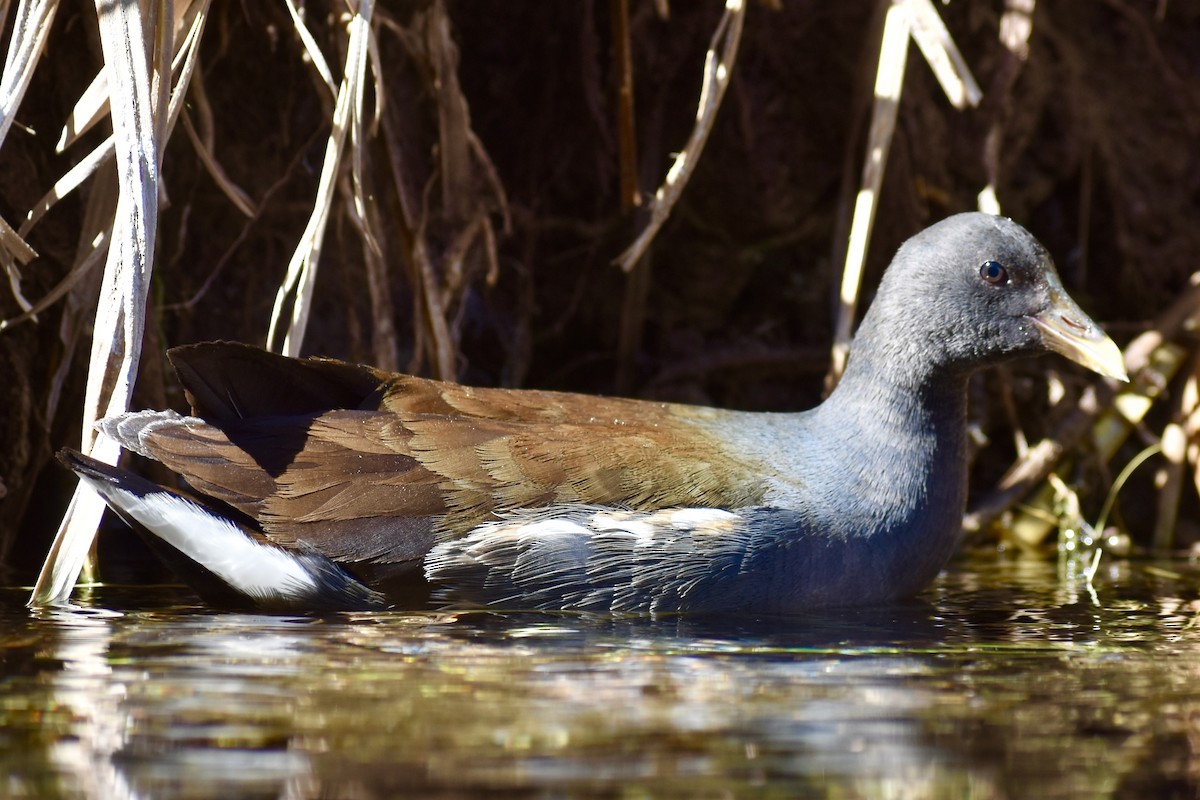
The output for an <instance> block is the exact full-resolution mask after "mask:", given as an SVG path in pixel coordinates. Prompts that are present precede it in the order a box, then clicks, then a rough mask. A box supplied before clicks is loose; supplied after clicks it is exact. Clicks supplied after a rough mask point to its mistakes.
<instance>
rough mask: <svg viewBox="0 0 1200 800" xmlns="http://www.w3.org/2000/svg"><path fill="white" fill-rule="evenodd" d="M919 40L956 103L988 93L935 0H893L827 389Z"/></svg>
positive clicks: (845, 349) (848, 324)
mask: <svg viewBox="0 0 1200 800" xmlns="http://www.w3.org/2000/svg"><path fill="white" fill-rule="evenodd" d="M910 37H911V38H912V39H913V40H914V41H916V43H917V46H918V47H919V48H920V50H921V54H922V55H923V56H924V57H925V60H926V61H927V62H928V63H929V66H930V68H931V69H932V70H933V74H934V77H936V78H937V80H938V83H939V84H940V85H941V87H942V91H943V92H945V94H946V97H947V98H948V99H949V100H950V103H951V104H952V105H953V106H954V107H955V108H957V109H960V110H961V109H964V108H966V107H967V106H975V105H978V104H979V101H980V99H982V97H983V93H982V92H981V91H980V89H979V84H978V83H977V82H976V81H975V78H974V76H973V75H972V74H971V70H970V69H969V68H968V67H967V64H966V61H965V60H964V59H963V57H962V54H961V53H960V52H959V50H958V47H957V46H956V45H955V44H954V40H953V39H951V38H950V33H949V31H947V30H946V25H945V23H943V22H942V18H941V16H940V15H939V14H938V13H937V9H936V8H935V7H934V5H933V3H932V2H931V0H893V2H892V5H891V6H890V7H889V8H888V10H887V14H886V16H885V18H884V23H883V34H882V37H881V41H880V46H879V65H878V67H877V68H876V72H875V104H874V108H873V109H872V112H871V129H870V131H869V132H868V134H867V155H866V157H865V159H864V161H863V170H862V181H861V183H860V184H859V186H860V188H859V191H858V195H857V196H856V197H855V200H854V213H853V216H852V217H851V223H850V236H849V242H848V244H847V247H846V263H845V265H844V267H843V269H842V284H841V289H840V292H839V306H838V317H837V323H836V327H835V329H834V335H833V351H832V353H831V364H830V368H829V376H828V378H827V379H826V389H827V390H831V389H832V388H833V387H834V386H835V385H836V384H837V382H838V380H840V379H841V376H842V372H843V371H844V370H845V368H846V358H847V356H848V355H849V352H850V339H851V336H852V332H853V328H854V319H855V316H856V314H857V312H858V296H859V293H860V292H861V290H862V273H863V266H864V264H865V263H866V257H867V248H868V246H869V244H870V241H871V233H872V231H873V230H874V227H875V212H876V209H877V208H878V205H879V190H880V188H881V187H882V185H883V173H884V171H885V170H886V168H887V158H888V153H889V152H890V151H891V146H892V135H893V134H894V133H895V130H896V116H897V114H898V112H899V109H900V95H901V93H902V92H903V90H904V70H905V66H906V64H907V63H908V42H909V38H910Z"/></svg>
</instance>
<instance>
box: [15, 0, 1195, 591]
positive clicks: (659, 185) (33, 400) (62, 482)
mask: <svg viewBox="0 0 1200 800" xmlns="http://www.w3.org/2000/svg"><path fill="white" fill-rule="evenodd" d="M889 8H895V9H899V11H892V13H891V14H889V13H888V10H889ZM96 9H97V10H94V9H88V8H83V7H79V6H75V5H72V6H69V7H67V6H64V7H62V8H59V7H58V3H57V2H53V1H52V0H46V1H45V2H40V1H32V2H30V1H27V0H22V1H21V2H18V3H9V2H5V0H0V18H2V19H3V20H4V21H5V23H6V24H5V28H4V33H5V40H4V44H5V46H6V47H7V48H8V52H9V57H8V60H7V62H6V66H5V69H4V73H3V76H0V253H2V257H0V267H3V269H4V270H5V273H6V276H7V282H8V286H9V291H7V292H6V293H5V294H4V296H3V299H0V317H3V318H4V319H5V322H4V323H3V328H4V329H3V331H2V332H0V373H2V374H3V376H4V378H5V380H4V381H3V382H2V383H0V403H3V408H4V414H3V415H0V478H2V479H3V482H4V483H3V490H4V491H5V492H6V495H5V497H4V498H3V499H0V564H2V565H4V566H6V567H8V568H10V570H11V571H12V572H11V574H12V576H13V577H14V578H15V579H17V580H30V579H31V577H32V574H33V572H34V571H35V570H36V568H37V566H38V565H39V564H40V563H41V561H42V558H43V557H44V556H45V554H46V550H47V548H48V547H49V546H50V542H51V538H52V535H53V531H54V526H55V525H56V524H57V523H58V520H59V519H60V518H61V516H62V512H63V509H64V508H65V507H66V505H67V501H68V499H69V497H70V490H71V485H70V481H69V480H68V479H67V476H65V475H63V474H62V473H61V472H60V471H58V470H57V469H56V468H55V467H53V466H51V465H50V461H49V460H50V456H51V454H52V453H53V451H54V450H55V449H57V447H59V446H61V445H63V444H71V443H74V444H79V438H80V437H81V436H83V437H90V436H91V425H90V421H91V420H92V419H94V418H95V417H96V416H99V415H103V414H106V413H110V412H112V411H115V410H120V409H123V408H125V407H126V406H127V405H131V404H132V405H134V406H140V405H145V406H162V405H176V406H179V405H181V404H182V398H180V397H178V396H177V395H176V391H177V390H176V389H175V388H174V384H173V382H172V380H171V379H170V377H169V376H168V375H166V374H165V370H164V362H163V358H162V352H163V350H164V349H165V347H166V346H167V345H168V344H176V343H183V342H188V341H198V340H204V339H218V338H224V339H240V340H243V341H250V342H258V343H269V344H271V345H273V346H275V347H277V348H278V349H282V350H284V351H286V352H291V353H300V352H304V353H323V354H329V355H336V356H340V357H346V358H351V359H359V360H363V361H369V362H372V363H375V364H378V365H380V366H383V367H386V368H389V369H402V370H407V371H413V372H417V373H421V374H429V375H433V376H436V377H442V378H457V379H460V380H464V381H466V382H470V383H479V384H489V385H507V386H540V387H546V388H565V389H573V390H581V391H597V392H607V393H614V392H621V393H632V394H642V395H650V396H656V397H663V398H671V399H680V400H686V401H695V402H707V403H715V404H722V405H730V406H737V407H743V408H760V409H795V408H802V407H807V406H809V405H812V404H813V403H815V402H816V401H817V400H818V399H819V396H820V392H821V387H822V381H821V376H822V375H823V374H824V373H825V372H826V370H827V367H828V364H829V361H830V358H829V355H828V354H829V352H830V350H829V348H830V345H831V344H833V343H834V342H835V341H836V342H837V343H839V344H842V343H844V340H845V336H846V334H847V333H848V332H849V330H850V329H851V322H852V320H853V318H854V315H855V312H856V308H857V307H858V306H859V305H860V302H859V299H858V294H859V291H860V287H861V290H862V291H863V292H864V293H865V295H867V296H869V294H870V290H871V287H872V286H873V285H874V282H875V280H876V279H877V277H878V273H879V271H880V269H881V268H882V267H883V265H885V264H886V262H887V260H888V259H889V258H890V255H891V253H892V252H893V251H894V249H895V247H896V246H897V245H898V244H899V242H900V241H902V240H903V238H905V237H906V236H907V235H909V234H911V233H912V232H914V231H916V230H917V229H919V228H920V227H922V226H923V225H925V224H927V223H929V222H931V221H933V220H935V219H937V218H940V217H942V216H945V215H946V214H949V213H953V212H956V211H960V210H967V209H971V208H976V207H979V206H981V205H983V206H985V207H993V206H994V205H995V204H998V207H999V209H1000V210H1002V211H1003V212H1004V213H1006V214H1008V215H1010V216H1013V217H1014V218H1016V219H1018V220H1019V221H1021V222H1022V223H1024V224H1026V225H1027V226H1028V227H1030V228H1031V229H1032V230H1033V231H1034V232H1035V233H1036V234H1038V235H1039V236H1040V237H1041V238H1042V239H1043V240H1044V241H1045V242H1046V243H1047V244H1048V245H1049V246H1050V247H1051V249H1052V251H1053V252H1054V253H1055V254H1056V256H1057V259H1058V262H1059V267H1060V270H1061V271H1062V273H1063V276H1064V279H1065V281H1066V283H1067V284H1068V286H1069V287H1070V288H1071V290H1072V293H1073V294H1074V295H1075V296H1076V297H1080V298H1082V300H1083V303H1084V305H1085V306H1086V307H1087V308H1088V309H1089V311H1092V312H1094V314H1095V316H1097V318H1099V319H1102V320H1104V321H1105V322H1107V323H1109V325H1110V328H1111V329H1112V330H1113V332H1114V333H1115V335H1116V337H1117V338H1118V340H1119V341H1121V342H1122V343H1127V342H1128V343H1131V346H1130V349H1129V352H1128V354H1127V361H1128V363H1129V366H1130V372H1131V375H1136V376H1137V377H1136V379H1135V382H1134V386H1133V392H1132V393H1130V392H1125V393H1124V394H1123V395H1122V397H1123V399H1122V400H1120V401H1118V402H1117V403H1116V404H1114V402H1113V399H1114V397H1116V396H1117V392H1116V390H1115V388H1114V387H1110V386H1105V385H1096V384H1092V383H1090V382H1089V381H1090V379H1088V378H1086V377H1085V376H1082V375H1079V374H1077V373H1075V372H1063V373H1062V374H1059V373H1058V372H1057V371H1058V370H1065V369H1066V368H1065V367H1063V366H1062V365H1061V364H1058V363H1053V364H1051V363H1050V362H1046V363H1044V364H1034V365H1025V366H1022V367H1019V368H1015V369H1014V370H1012V371H1003V372H999V371H998V372H993V373H989V374H988V375H986V376H983V377H982V378H981V380H980V381H979V383H978V385H977V386H976V387H975V388H976V391H975V396H974V400H975V402H974V405H973V407H974V409H975V412H974V413H975V416H976V422H977V423H978V426H979V432H980V438H981V439H983V438H986V440H987V442H988V445H987V446H986V447H984V448H983V449H981V450H980V452H979V453H978V455H977V460H976V467H975V476H974V483H973V486H974V487H975V489H976V491H977V494H978V497H977V498H976V504H975V507H974V508H973V510H972V513H971V515H970V516H969V518H968V527H969V528H971V529H972V530H975V531H976V532H977V533H976V539H975V540H976V541H985V542H991V541H993V538H991V537H992V536H993V535H994V528H993V527H992V524H993V523H995V522H997V521H1000V522H1004V523H1006V525H1005V527H1006V528H1008V529H1018V530H1021V531H1026V533H1023V534H1022V535H1021V537H1022V538H1020V539H1019V541H1020V542H1021V543H1022V546H1024V547H1039V546H1041V543H1042V541H1044V538H1043V537H1044V536H1045V533H1047V532H1048V531H1050V530H1051V529H1052V528H1053V527H1054V526H1056V525H1058V524H1059V520H1061V519H1062V515H1061V512H1062V511H1063V510H1064V508H1066V507H1067V506H1069V505H1070V504H1069V503H1068V504H1064V502H1063V500H1062V499H1061V492H1060V497H1059V499H1058V500H1056V499H1055V494H1054V492H1053V490H1051V489H1045V490H1042V491H1043V496H1042V500H1041V501H1040V502H1041V503H1042V505H1043V506H1044V507H1045V509H1046V511H1048V512H1051V515H1050V516H1049V517H1046V516H1045V515H1044V514H1042V515H1041V516H1039V512H1037V511H1036V510H1033V511H1030V510H1028V509H1025V507H1023V506H1022V505H1020V504H1021V503H1022V502H1023V501H1024V499H1025V498H1027V497H1029V496H1030V493H1031V492H1034V491H1035V489H1036V487H1037V486H1039V485H1046V486H1049V484H1043V483H1042V482H1043V481H1044V480H1045V478H1046V476H1047V475H1048V474H1049V473H1050V472H1051V471H1052V470H1054V469H1055V468H1057V469H1058V476H1059V478H1060V479H1061V480H1060V481H1059V484H1060V486H1065V487H1078V488H1082V489H1085V490H1086V492H1085V494H1084V495H1083V497H1082V504H1081V505H1082V508H1083V509H1084V511H1085V512H1086V513H1087V515H1089V516H1090V518H1092V519H1094V514H1095V511H1096V509H1098V508H1099V506H1100V504H1101V503H1102V502H1103V499H1104V494H1105V490H1106V489H1107V487H1108V485H1109V483H1110V482H1111V478H1112V474H1111V473H1112V472H1115V471H1116V470H1117V469H1119V466H1120V465H1121V464H1123V463H1125V462H1127V461H1128V460H1129V459H1130V458H1131V457H1133V455H1134V454H1135V453H1137V452H1138V451H1139V450H1141V449H1143V448H1144V447H1146V446H1151V445H1158V446H1161V448H1162V449H1163V451H1164V456H1162V457H1157V456H1156V457H1155V459H1154V460H1153V461H1152V462H1151V463H1154V464H1156V467H1155V469H1158V470H1159V473H1160V474H1159V476H1158V477H1157V479H1156V478H1155V477H1154V476H1153V472H1154V470H1144V471H1143V473H1144V477H1139V476H1138V475H1137V474H1135V477H1134V478H1133V479H1132V481H1131V483H1130V486H1129V488H1128V489H1126V492H1128V493H1129V496H1130V497H1131V498H1133V499H1134V502H1137V503H1138V504H1139V505H1138V508H1140V509H1143V511H1142V512H1141V513H1138V514H1136V515H1133V514H1131V515H1126V516H1124V517H1122V516H1121V514H1120V510H1119V509H1120V506H1119V505H1118V506H1117V511H1116V512H1115V517H1114V518H1115V519H1116V520H1117V521H1118V522H1119V523H1121V525H1122V526H1123V528H1124V529H1126V530H1128V531H1129V533H1130V534H1131V536H1132V539H1133V542H1134V543H1135V544H1141V545H1144V546H1147V547H1148V546H1151V545H1153V546H1158V547H1180V546H1189V545H1191V544H1192V543H1193V542H1194V541H1196V540H1197V539H1200V530H1198V529H1197V525H1196V519H1197V508H1198V506H1200V504H1198V503H1197V500H1196V493H1195V492H1193V491H1185V490H1184V487H1185V486H1186V485H1188V484H1191V483H1196V479H1195V476H1196V475H1197V472H1196V464H1197V456H1198V452H1200V445H1197V444H1195V441H1196V430H1197V428H1200V422H1197V420H1198V419H1200V415H1198V414H1197V411H1196V406H1197V400H1196V390H1195V385H1196V381H1197V377H1196V375H1197V360H1196V358H1194V357H1192V356H1191V355H1190V353H1191V352H1192V351H1193V350H1194V342H1193V341H1192V338H1191V337H1192V333H1191V331H1192V329H1193V328H1194V321H1195V316H1196V314H1197V307H1196V303H1197V300H1198V298H1197V295H1196V291H1195V290H1194V289H1189V288H1188V287H1189V276H1191V274H1192V272H1193V271H1194V270H1195V269H1196V263H1195V257H1194V254H1195V253H1196V252H1198V251H1200V248H1198V247H1197V245H1198V241H1197V240H1198V239H1200V229H1197V226H1195V225H1194V224H1193V223H1192V221H1193V220H1194V219H1196V218H1197V212H1198V211H1200V209H1198V208H1197V206H1198V205H1200V185H1198V184H1200V166H1198V161H1197V159H1198V154H1197V150H1196V148H1195V146H1194V143H1195V141H1196V137H1197V134H1198V133H1200V80H1198V76H1197V72H1198V71H1200V65H1198V63H1197V62H1196V59H1195V55H1194V47H1193V46H1192V43H1193V42H1194V41H1195V36H1196V34H1197V33H1198V32H1200V12H1197V11H1195V10H1193V9H1192V8H1191V7H1189V6H1187V5H1185V4H1181V3H1171V2H1167V0H1161V1H1160V2H1157V3H1134V2H1131V1H1130V0H1104V2H1093V1H1092V0H1063V1H1062V2H1056V3H1053V4H1051V3H1040V4H1035V3H1034V0H1006V1H1005V0H997V1H996V2H990V3H967V2H958V3H952V4H950V5H948V6H947V5H942V4H937V5H936V6H935V5H934V4H933V3H930V2H928V0H902V1H901V2H897V3H896V4H895V5H894V6H893V4H892V3H890V2H881V1H877V0H870V1H868V0H863V1H862V2H851V3H819V4H814V3H800V2H790V1H789V0H784V2H780V3H766V2H750V3H748V4H743V3H742V2H740V1H739V0H728V2H725V3H721V2H719V1H718V0H713V1H712V2H695V3H686V4H683V3H674V4H671V3H668V2H666V1H665V0H660V2H654V3H652V2H645V1H643V0H609V2H596V0H592V1H591V2H580V3H555V4H547V3H512V2H491V1H490V0H488V1H483V0H473V1H472V2H471V3H465V2H455V1H454V0H420V1H419V2H416V1H415V2H405V3H390V4H386V5H377V4H375V3H374V2H371V1H370V0H359V2H357V3H349V4H347V3H343V2H337V3H314V4H305V5H302V4H300V3H298V2H295V0H288V1H287V2H282V3H271V4H228V3H213V4H210V3H209V2H207V0H175V2H174V3H151V2H147V3H142V4H141V7H140V8H139V6H138V5H136V4H112V3H101V4H97V7H96ZM889 17H890V21H888V22H886V23H885V20H888V19H889ZM897 20H899V21H900V22H901V23H902V24H903V26H904V28H903V29H902V30H900V31H899V32H898V31H897V28H896V24H897ZM942 23H944V26H945V27H944V29H942V28H940V25H941V24H942ZM885 41H886V42H890V44H889V45H888V46H887V47H881V43H883V42H885ZM914 42H915V43H919V44H920V48H919V49H918V48H917V47H911V46H909V45H910V43H914ZM122 43H125V44H128V45H129V46H128V47H124V46H121V45H122ZM955 45H956V47H955ZM143 53H144V54H146V60H145V63H144V64H143V63H142V62H141V61H140V60H139V59H140V54H143ZM1114 53H1120V54H1121V57H1120V58H1114V57H1113V54H1114ZM131 54H138V56H137V57H136V58H135V57H133V56H132V55H131ZM130 59H133V60H132V61H131V60H130ZM105 64H108V65H109V69H104V68H103V65H105ZM904 65H907V69H902V68H903V67H904ZM930 65H933V66H934V67H935V69H930ZM113 76H115V78H114V77H113ZM972 80H973V82H974V83H977V84H978V92H976V90H973V89H972ZM956 86H957V88H955V87H956ZM885 166H886V169H885ZM864 192H865V193H866V194H864ZM864 198H865V199H864ZM152 200H154V202H152ZM864 203H866V204H867V206H865V207H864V205H863V204H864ZM989 204H991V205H989ZM856 209H857V210H856ZM856 222H857V225H855V224H854V223H856ZM872 223H873V224H872ZM618 264H619V265H620V266H618ZM620 267H624V268H625V269H624V270H623V269H621V268H620ZM860 267H861V269H860ZM839 286H840V289H839ZM98 299H99V303H98V302H97V300H98ZM89 341H91V342H94V343H95V344H94V345H92V344H88V342H89ZM1172 348H1174V349H1172ZM89 352H90V359H89V355H88V353H89ZM836 352H838V351H837V350H835V353H836ZM834 363H835V366H836V363H837V356H836V355H835V357H834ZM1046 369H1050V370H1052V372H1051V378H1050V380H1049V382H1047V381H1045V380H1043V379H1042V377H1041V374H1042V371H1044V370H1046ZM135 378H136V382H135ZM1189 387H1190V388H1189ZM1114 408H1115V409H1118V410H1120V413H1121V415H1123V416H1121V417H1120V418H1116V419H1115V421H1111V422H1109V423H1104V422H1103V420H1104V419H1105V415H1106V414H1108V415H1109V416H1108V419H1109V420H1114V418H1113V416H1112V412H1111V411H1110V409H1114ZM1130 409H1132V410H1130ZM1122 419H1123V420H1124V421H1121V420H1122ZM1097 420H1101V422H1097ZM1105 424H1107V425H1108V426H1109V428H1111V429H1113V430H1109V432H1108V433H1107V434H1104V435H1106V436H1108V437H1109V438H1107V439H1103V437H1101V438H1102V439H1103V441H1102V442H1101V444H1100V445H1099V446H1098V447H1097V446H1095V445H1093V444H1090V442H1093V441H1095V439H1096V436H1097V435H1098V434H1097V433H1096V429H1097V426H1098V425H1105ZM1100 433H1101V434H1103V431H1101V432H1100ZM101 446H102V447H105V446H107V445H103V444H102V445H101ZM1097 452H1099V453H1100V454H1101V455H1102V456H1103V457H1102V458H1098V457H1097V456H1096V453H1097ZM101 455H102V456H106V457H110V458H115V457H116V455H117V454H116V452H115V450H114V451H112V452H101ZM1107 464H1112V465H1114V466H1112V467H1109V466H1107ZM1156 484H1157V485H1156ZM992 485H995V486H996V488H995V489H994V490H989V486H992ZM1033 496H1034V497H1036V496H1037V495H1036V493H1035V494H1034V495H1033ZM1035 505H1036V503H1035ZM1077 505H1078V504H1077ZM77 506H78V507H77V508H75V510H74V512H73V518H74V520H75V522H74V523H73V524H72V527H71V530H73V531H74V534H73V535H74V541H75V544H70V543H67V541H68V540H67V539H63V542H64V544H63V548H64V549H65V550H68V551H70V552H71V553H73V554H74V555H73V556H71V557H70V558H67V559H66V561H65V562H64V563H63V564H62V565H60V567H59V570H58V577H57V578H56V579H55V580H49V579H48V580H49V583H48V584H46V585H44V591H45V593H46V595H45V596H47V597H50V596H62V593H63V591H64V586H67V587H69V583H70V581H71V580H73V578H72V575H73V571H74V569H75V568H74V562H73V561H72V559H76V560H81V559H82V554H83V553H84V552H86V549H87V548H86V544H87V542H88V541H90V538H91V530H92V529H94V527H95V524H96V521H97V520H98V519H99V513H100V509H99V507H98V506H94V505H91V501H89V500H87V499H86V498H83V497H81V498H80V499H79V500H78V501H77ZM1150 509H1155V510H1154V511H1151V510H1150ZM1014 515H1015V516H1014ZM1031 515H1032V517H1033V518H1037V519H1040V520H1042V522H1040V523H1038V525H1040V526H1041V527H1040V530H1041V531H1042V533H1041V534H1038V533H1036V532H1034V533H1028V531H1029V530H1032V529H1031V528H1030V527H1029V526H1028V525H1026V524H1025V522H1023V519H1024V518H1025V517H1029V516H1031ZM1156 518H1157V520H1158V521H1157V522H1155V519H1156ZM1071 526H1075V527H1078V524H1077V523H1076V522H1069V523H1068V527H1071ZM1037 527H1038V526H1037V525H1035V526H1033V529H1036V528H1037ZM80 542H82V543H83V544H82V545H81V544H79V543H80ZM54 584H57V585H54Z"/></svg>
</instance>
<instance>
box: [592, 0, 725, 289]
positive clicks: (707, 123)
mask: <svg viewBox="0 0 1200 800" xmlns="http://www.w3.org/2000/svg"><path fill="white" fill-rule="evenodd" d="M745 20H746V3H745V0H725V14H724V15H723V16H722V17H721V22H720V24H718V25H717V30H716V32H715V33H713V37H712V40H711V41H710V42H709V46H708V52H707V53H706V54H705V57H704V77H703V81H702V83H701V86H700V103H699V105H698V106H697V108H696V124H695V126H694V127H693V128H692V134H691V136H690V137H688V141H687V144H686V145H684V148H683V150H681V151H680V152H679V154H678V155H677V156H676V157H675V161H674V163H672V164H671V168H670V170H668V171H667V178H666V180H665V181H664V182H663V184H662V186H660V187H659V188H658V191H657V192H655V193H654V199H653V200H651V201H650V204H649V208H648V212H649V215H650V219H649V221H648V222H647V223H646V227H645V228H644V229H643V230H642V232H641V233H640V234H638V237H637V238H636V239H634V241H633V244H631V245H630V246H629V247H628V248H627V249H626V250H625V252H623V253H621V255H619V256H617V258H616V259H615V262H614V263H616V264H618V265H620V267H621V269H623V270H624V271H626V272H629V271H630V270H632V269H633V267H634V265H635V264H637V262H638V260H639V259H640V258H641V257H642V254H643V253H645V252H646V248H648V247H649V246H650V242H651V241H653V240H654V237H655V235H656V234H657V233H658V231H659V229H660V228H662V226H663V224H664V223H665V222H666V221H667V218H668V217H670V215H671V209H672V208H674V207H675V203H676V201H678V200H679V197H680V195H682V194H683V189H684V187H685V186H687V183H688V180H689V179H690V178H691V176H692V173H693V172H694V171H695V169H696V163H697V162H698V161H699V159H700V154H701V153H702V152H703V151H704V145H705V143H706V142H707V141H708V137H709V134H710V133H712V128H713V122H714V120H715V119H716V116H717V111H718V110H720V108H721V101H722V99H723V98H724V97H725V90H726V89H727V88H729V80H730V76H731V75H732V73H733V66H734V63H735V62H736V60H737V54H738V47H739V45H740V44H741V40H742V27H743V25H744V23H745ZM718 49H719V50H720V53H719V54H718Z"/></svg>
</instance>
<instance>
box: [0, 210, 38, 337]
mask: <svg viewBox="0 0 1200 800" xmlns="http://www.w3.org/2000/svg"><path fill="white" fill-rule="evenodd" d="M37 255H38V254H37V251H36V250H34V249H33V248H32V247H30V246H29V243H28V242H26V241H25V240H24V239H23V238H22V237H21V235H20V234H19V233H17V232H16V231H15V230H13V229H12V226H11V225H9V224H8V222H7V221H6V220H5V219H4V218H3V217H0V263H2V264H3V265H4V272H5V274H6V275H7V276H8V287H9V289H10V290H11V291H12V294H13V297H14V298H16V301H17V304H18V305H19V306H20V307H21V309H22V310H23V311H24V312H25V313H26V314H29V315H36V314H37V312H36V311H34V310H33V303H31V302H29V300H28V299H27V298H26V297H25V295H24V294H23V293H22V292H21V267H23V266H25V265H26V264H28V263H29V262H30V261H33V260H34V259H35V258H37ZM2 325H3V323H0V330H3V327H2Z"/></svg>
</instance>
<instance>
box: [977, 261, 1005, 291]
mask: <svg viewBox="0 0 1200 800" xmlns="http://www.w3.org/2000/svg"><path fill="white" fill-rule="evenodd" d="M979 277H981V278H983V279H984V280H985V281H987V282H988V283H990V284H992V285H993V286H1000V285H1001V284H1005V283H1008V270H1006V269H1005V268H1004V265H1003V264H1001V263H1000V262H999V261H985V262H983V266H982V267H980V268H979Z"/></svg>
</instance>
